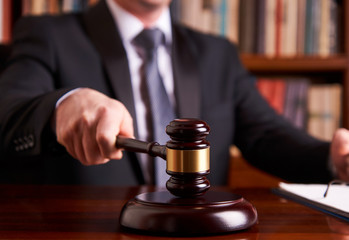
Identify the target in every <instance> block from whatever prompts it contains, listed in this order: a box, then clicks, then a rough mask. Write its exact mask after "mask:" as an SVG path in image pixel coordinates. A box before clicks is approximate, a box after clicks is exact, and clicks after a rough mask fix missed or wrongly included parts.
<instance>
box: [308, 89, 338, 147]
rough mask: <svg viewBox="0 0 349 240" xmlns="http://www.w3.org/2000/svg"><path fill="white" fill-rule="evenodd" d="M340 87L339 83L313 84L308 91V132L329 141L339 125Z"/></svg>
mask: <svg viewBox="0 0 349 240" xmlns="http://www.w3.org/2000/svg"><path fill="white" fill-rule="evenodd" d="M341 96H342V88H341V86H340V85H339V84H316V85H315V84H313V85H311V86H310V88H309V93H308V115H309V118H308V132H309V133H310V134H311V135H313V136H314V137H317V138H320V139H323V140H327V141H331V140H332V137H333V134H334V132H335V130H336V129H338V128H339V127H340V119H341V108H342V107H341Z"/></svg>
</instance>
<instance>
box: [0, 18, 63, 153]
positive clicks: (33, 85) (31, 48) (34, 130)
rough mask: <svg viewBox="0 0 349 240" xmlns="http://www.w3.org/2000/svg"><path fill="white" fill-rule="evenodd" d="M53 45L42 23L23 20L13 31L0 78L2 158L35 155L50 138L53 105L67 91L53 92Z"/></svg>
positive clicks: (47, 29) (45, 24)
mask: <svg viewBox="0 0 349 240" xmlns="http://www.w3.org/2000/svg"><path fill="white" fill-rule="evenodd" d="M53 44H54V41H52V39H50V28H49V24H48V23H47V21H46V23H45V20H44V21H38V19H37V18H35V17H30V18H25V19H22V20H20V21H19V22H18V24H17V25H16V27H15V30H14V37H13V52H12V54H11V56H10V59H9V62H8V64H7V67H6V68H5V70H4V72H3V73H2V74H1V77H0V89H1V95H0V137H1V138H0V143H1V152H2V154H4V153H5V154H6V155H13V156H20V155H35V154H38V153H40V152H41V151H42V149H43V148H44V147H45V146H44V141H43V138H45V139H46V136H47V135H50V134H51V135H52V134H53V133H52V131H51V129H50V126H49V124H50V119H51V116H52V113H53V111H54V107H55V104H56V101H57V99H59V98H60V97H61V96H62V95H63V94H64V93H66V92H67V91H69V90H70V89H61V90H55V87H56V86H55V81H54V78H55V74H56V63H55V52H54V47H53ZM51 137H54V136H51Z"/></svg>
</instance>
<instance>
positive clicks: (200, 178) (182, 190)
mask: <svg viewBox="0 0 349 240" xmlns="http://www.w3.org/2000/svg"><path fill="white" fill-rule="evenodd" d="M209 131H210V128H209V126H208V125H207V124H206V123H205V122H204V121H201V120H197V119H175V120H173V121H172V122H170V124H169V125H167V127H166V133H167V134H168V135H169V136H170V138H171V140H170V141H168V142H167V143H166V145H160V144H159V143H157V142H150V143H148V142H143V141H139V140H136V139H131V138H124V137H121V136H118V137H117V139H116V147H117V148H123V149H125V150H126V151H131V152H141V153H147V154H149V155H151V156H154V157H155V156H158V157H161V158H163V159H165V160H167V167H166V172H167V174H169V175H170V176H171V177H170V179H169V180H168V181H167V183H166V188H167V190H168V191H169V192H171V193H172V194H173V195H175V196H179V197H196V196H200V195H203V194H204V193H205V192H206V191H207V190H208V189H209V188H210V182H209V181H208V179H207V178H206V175H207V174H209V172H210V144H209V142H208V141H207V140H206V136H207V135H208V133H209Z"/></svg>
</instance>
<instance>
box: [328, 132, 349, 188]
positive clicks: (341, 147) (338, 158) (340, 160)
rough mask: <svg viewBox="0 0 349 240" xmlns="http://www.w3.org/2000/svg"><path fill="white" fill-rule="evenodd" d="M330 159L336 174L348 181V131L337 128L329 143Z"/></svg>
mask: <svg viewBox="0 0 349 240" xmlns="http://www.w3.org/2000/svg"><path fill="white" fill-rule="evenodd" d="M331 159H332V163H333V166H334V168H335V171H336V173H337V176H338V177H339V178H340V179H342V180H344V181H349V131H348V130H347V129H344V128H341V129H338V130H337V131H336V132H335V134H334V136H333V140H332V144H331Z"/></svg>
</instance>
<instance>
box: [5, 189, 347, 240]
mask: <svg viewBox="0 0 349 240" xmlns="http://www.w3.org/2000/svg"><path fill="white" fill-rule="evenodd" d="M149 190H153V189H150V188H148V189H147V188H143V189H142V188H137V187H133V188H129V187H90V186H89V187H87V186H20V185H0V239H45V240H46V239H97V240H103V239H124V240H133V239H165V238H163V237H154V236H143V235H137V234H133V233H127V232H122V231H121V229H120V227H119V222H118V218H119V214H120V210H121V208H122V206H123V205H124V204H125V203H126V201H127V200H128V199H130V198H131V197H133V196H134V195H136V194H138V193H139V192H144V191H149ZM232 191H233V192H234V193H239V194H241V195H243V196H244V197H245V198H246V199H248V200H249V201H250V202H251V203H253V204H254V205H255V207H256V208H257V211H258V214H259V222H258V224H257V225H255V226H253V227H252V228H250V229H248V230H246V231H241V232H237V233H232V234H227V235H219V236H210V237H200V238H197V239H297V240H298V239H314V240H315V239H316V240H321V239H336V240H344V239H346V240H349V224H348V223H341V222H337V221H336V219H334V218H332V217H329V216H326V215H325V214H323V213H321V212H318V211H315V210H312V209H310V208H307V207H305V206H302V205H299V204H297V203H294V202H290V201H286V200H284V199H282V198H280V197H278V196H276V195H274V194H272V193H271V192H270V189H268V188H255V189H254V188H245V189H234V190H232ZM340 231H342V233H339V232H340ZM344 232H346V233H344ZM182 239H186V238H182ZM188 239H196V238H188Z"/></svg>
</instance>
